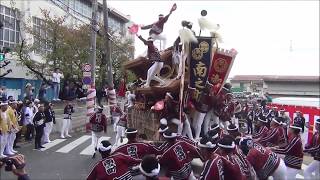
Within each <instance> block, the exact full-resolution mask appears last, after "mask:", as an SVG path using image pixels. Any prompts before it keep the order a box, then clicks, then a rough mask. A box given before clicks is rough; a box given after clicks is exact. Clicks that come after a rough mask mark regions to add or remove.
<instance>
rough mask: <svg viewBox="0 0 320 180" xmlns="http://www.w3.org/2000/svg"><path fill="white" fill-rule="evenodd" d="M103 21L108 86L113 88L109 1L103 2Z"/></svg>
mask: <svg viewBox="0 0 320 180" xmlns="http://www.w3.org/2000/svg"><path fill="white" fill-rule="evenodd" d="M103 21H104V39H105V44H104V45H105V54H106V64H107V72H106V73H107V78H108V85H109V86H112V87H113V75H112V64H111V49H110V40H109V38H110V37H109V36H108V32H109V31H108V29H109V26H108V7H107V0H103Z"/></svg>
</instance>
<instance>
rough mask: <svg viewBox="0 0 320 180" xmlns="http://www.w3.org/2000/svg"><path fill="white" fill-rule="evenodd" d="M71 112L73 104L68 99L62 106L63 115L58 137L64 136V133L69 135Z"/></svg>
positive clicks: (72, 111)
mask: <svg viewBox="0 0 320 180" xmlns="http://www.w3.org/2000/svg"><path fill="white" fill-rule="evenodd" d="M72 113H74V110H73V106H72V104H71V102H70V101H69V102H68V104H67V105H66V107H65V108H64V112H63V114H64V117H63V121H62V127H61V131H60V132H61V135H60V137H61V138H62V139H64V138H65V136H64V135H66V136H67V137H71V136H70V135H69V128H70V124H71V115H72Z"/></svg>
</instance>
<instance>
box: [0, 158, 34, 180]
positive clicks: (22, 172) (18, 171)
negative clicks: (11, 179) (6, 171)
mask: <svg viewBox="0 0 320 180" xmlns="http://www.w3.org/2000/svg"><path fill="white" fill-rule="evenodd" d="M9 159H10V160H12V161H13V164H12V167H11V169H12V173H13V174H14V175H16V176H17V177H18V180H30V178H29V176H28V173H27V171H26V169H25V166H26V162H25V158H24V156H23V155H22V154H17V155H14V156H12V157H10V158H9ZM9 159H8V160H9ZM3 164H4V163H3V162H2V161H0V169H1V167H2V166H3Z"/></svg>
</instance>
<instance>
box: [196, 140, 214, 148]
mask: <svg viewBox="0 0 320 180" xmlns="http://www.w3.org/2000/svg"><path fill="white" fill-rule="evenodd" d="M198 146H199V147H203V148H214V147H216V144H212V142H211V141H208V142H207V143H206V144H201V143H199V145H198Z"/></svg>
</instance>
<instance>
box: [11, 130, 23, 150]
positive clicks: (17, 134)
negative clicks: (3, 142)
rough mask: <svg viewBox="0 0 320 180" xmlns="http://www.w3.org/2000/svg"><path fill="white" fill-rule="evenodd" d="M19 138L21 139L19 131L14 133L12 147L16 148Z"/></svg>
mask: <svg viewBox="0 0 320 180" xmlns="http://www.w3.org/2000/svg"><path fill="white" fill-rule="evenodd" d="M20 137H21V130H20V131H19V132H17V133H16V139H15V140H14V143H13V147H16V145H17V142H18V141H20Z"/></svg>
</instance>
